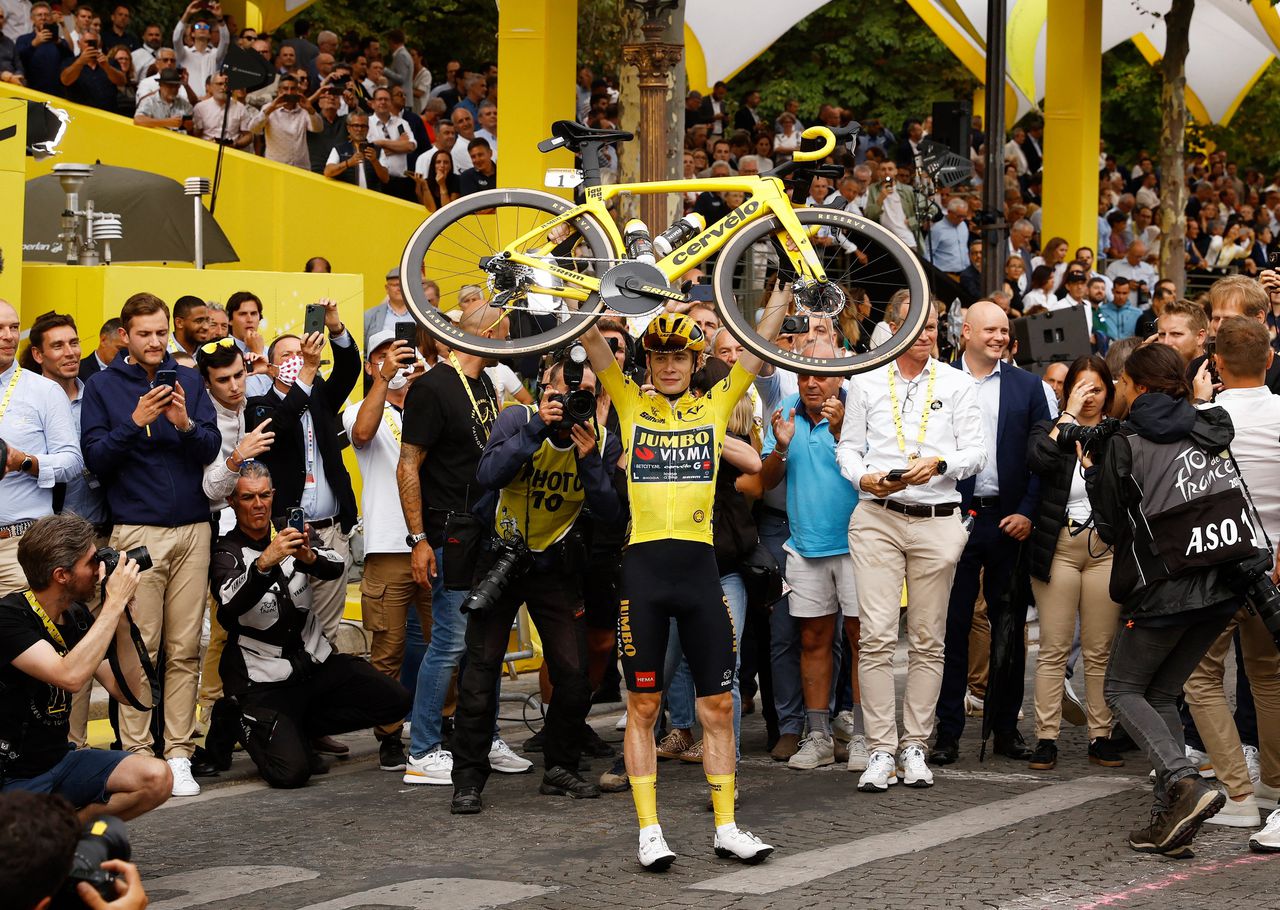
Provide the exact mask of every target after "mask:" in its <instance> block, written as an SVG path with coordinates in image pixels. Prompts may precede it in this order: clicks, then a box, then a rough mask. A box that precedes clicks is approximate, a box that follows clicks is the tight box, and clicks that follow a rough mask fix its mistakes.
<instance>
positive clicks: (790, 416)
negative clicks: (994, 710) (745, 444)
mask: <svg viewBox="0 0 1280 910" xmlns="http://www.w3.org/2000/svg"><path fill="white" fill-rule="evenodd" d="M804 353H805V354H807V355H809V356H814V357H834V356H836V355H835V351H834V350H833V349H832V348H831V345H830V344H829V343H828V342H813V341H811V342H809V344H808V345H806V346H805V349H804ZM797 380H798V385H799V392H798V393H797V394H794V395H788V396H787V397H786V398H784V399H783V400H782V403H781V406H780V407H779V409H778V410H777V411H775V412H774V413H773V418H772V421H771V423H770V428H769V431H768V434H767V435H766V436H765V440H764V446H763V448H762V449H761V454H763V455H764V456H765V461H764V468H763V470H762V472H761V481H762V482H763V484H764V487H765V488H766V489H770V488H772V487H775V486H777V485H778V484H779V483H780V482H781V481H782V480H783V479H784V478H785V479H786V482H787V518H788V519H789V521H790V527H791V538H790V539H789V540H788V541H787V543H786V553H787V582H788V584H790V586H791V589H792V590H791V594H790V597H789V600H788V609H789V610H790V612H791V615H792V617H793V618H795V620H796V621H797V622H798V624H799V626H800V676H801V679H802V681H803V687H804V704H805V715H806V721H807V723H806V725H807V727H808V734H807V735H806V736H805V738H804V739H803V740H802V741H801V743H800V749H799V751H798V752H796V754H795V755H793V756H791V758H790V759H789V762H788V763H789V765H790V766H791V767H792V768H797V769H800V770H812V769H814V768H818V767H821V766H823V765H830V764H832V763H833V762H834V761H835V740H834V738H833V736H832V729H831V716H830V701H831V680H832V673H833V667H834V666H835V665H836V664H838V662H839V661H838V659H834V658H833V655H832V648H833V645H834V647H835V648H836V653H837V654H838V653H839V649H840V644H839V642H840V639H839V638H838V637H837V636H836V629H837V628H838V622H837V620H836V614H842V615H843V617H844V624H843V625H844V631H845V632H846V633H847V634H848V636H849V640H850V641H853V642H856V641H858V637H859V630H860V626H859V622H858V600H857V593H856V591H855V588H854V578H853V561H852V559H850V557H849V518H850V516H851V515H852V514H853V509H854V507H855V506H856V505H857V503H858V494H857V491H856V490H854V489H853V487H852V485H850V484H848V483H845V484H841V483H840V467H839V465H838V464H837V463H836V443H837V442H838V441H839V437H840V430H841V428H842V427H843V425H844V390H843V388H841V386H842V384H843V380H842V379H841V378H840V377H839V376H812V375H808V374H805V373H800V374H798V376H797ZM851 658H852V659H851V661H850V663H851V666H852V674H853V693H854V706H853V711H852V716H851V717H849V718H847V722H848V724H849V726H850V727H851V728H852V734H851V735H852V741H851V742H850V743H849V770H851V771H863V770H865V769H866V766H867V747H866V740H865V737H864V736H863V731H862V710H861V704H860V701H861V699H860V698H859V696H858V691H859V690H858V657H857V653H856V649H855V651H854V653H853V654H852V655H851Z"/></svg>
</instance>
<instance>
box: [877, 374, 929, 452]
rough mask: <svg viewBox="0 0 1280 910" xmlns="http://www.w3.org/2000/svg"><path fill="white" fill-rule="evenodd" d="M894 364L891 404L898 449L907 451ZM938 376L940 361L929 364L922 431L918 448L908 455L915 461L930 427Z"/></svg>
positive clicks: (891, 375) (890, 376)
mask: <svg viewBox="0 0 1280 910" xmlns="http://www.w3.org/2000/svg"><path fill="white" fill-rule="evenodd" d="M893 371H894V365H893V364H889V406H890V407H891V408H893V426H894V429H895V430H897V432H898V451H899V452H903V453H905V452H906V451H907V437H906V434H904V433H903V432H902V408H901V406H900V405H899V404H898V386H897V383H896V382H895V381H894V378H893ZM937 378H938V361H936V360H935V361H933V363H932V364H930V366H929V386H928V389H927V390H926V391H925V397H924V405H923V409H922V410H921V413H920V432H919V433H917V434H916V450H915V451H914V452H912V453H911V454H910V455H908V456H907V458H908V460H910V461H915V460H916V459H917V458H919V457H920V447H921V446H923V445H924V434H925V432H926V431H928V429H929V413H930V412H931V411H932V410H933V384H934V382H935V381H936V380H937Z"/></svg>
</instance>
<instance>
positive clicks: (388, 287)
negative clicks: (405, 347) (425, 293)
mask: <svg viewBox="0 0 1280 910" xmlns="http://www.w3.org/2000/svg"><path fill="white" fill-rule="evenodd" d="M382 287H383V290H385V291H386V292H387V296H386V297H384V298H382V302H381V303H379V304H378V305H377V306H375V307H370V308H369V309H367V310H365V311H364V344H365V348H369V347H370V346H371V345H372V343H373V337H374V336H375V335H379V334H381V333H383V332H392V333H394V332H395V330H396V324H397V323H400V322H413V321H414V319H413V314H412V313H410V312H409V304H407V303H405V300H404V290H403V289H402V288H401V287H400V266H398V265H395V266H392V267H391V268H389V269H387V277H386V284H384V285H383V286H382ZM366 372H367V371H366Z"/></svg>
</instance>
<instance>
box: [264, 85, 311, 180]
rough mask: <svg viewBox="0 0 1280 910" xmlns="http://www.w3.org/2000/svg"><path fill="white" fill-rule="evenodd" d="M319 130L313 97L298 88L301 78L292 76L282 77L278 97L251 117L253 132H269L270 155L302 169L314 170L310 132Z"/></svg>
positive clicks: (277, 90) (268, 156)
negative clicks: (309, 152)
mask: <svg viewBox="0 0 1280 910" xmlns="http://www.w3.org/2000/svg"><path fill="white" fill-rule="evenodd" d="M320 129H321V124H320V116H319V115H318V114H317V113H316V112H315V110H314V109H313V108H312V107H311V100H310V99H309V98H307V96H305V95H303V94H301V93H300V92H299V91H298V80H297V79H296V78H294V77H293V76H281V77H280V81H279V82H278V83H277V89H276V97H275V98H273V99H272V100H271V102H270V103H269V104H268V105H267V106H266V107H264V108H263V109H262V110H260V111H258V112H257V114H255V115H253V116H251V117H250V118H249V130H250V131H251V132H253V133H264V132H265V133H266V136H267V154H266V157H267V158H269V159H271V160H272V161H278V162H280V163H281V164H291V165H293V166H294V167H300V168H302V169H303V170H310V169H311V156H310V155H309V154H308V152H307V132H308V131H311V132H313V133H318V132H320Z"/></svg>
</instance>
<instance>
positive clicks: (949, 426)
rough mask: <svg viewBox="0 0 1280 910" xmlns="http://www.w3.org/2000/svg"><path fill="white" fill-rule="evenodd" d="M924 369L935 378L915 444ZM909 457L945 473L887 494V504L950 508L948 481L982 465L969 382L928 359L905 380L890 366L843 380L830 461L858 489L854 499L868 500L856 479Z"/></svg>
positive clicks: (952, 494)
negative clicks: (936, 461)
mask: <svg viewBox="0 0 1280 910" xmlns="http://www.w3.org/2000/svg"><path fill="white" fill-rule="evenodd" d="M890 370H893V372H894V379H895V386H896V389H897V399H898V407H899V409H900V414H901V417H902V434H903V445H901V446H900V445H899V443H898V437H897V431H896V426H895V420H894V415H893V406H892V404H891V396H890V394H889V371H890ZM931 370H936V374H937V378H936V380H935V381H934V384H933V386H934V387H933V400H932V402H931V403H930V405H929V423H928V426H927V428H926V432H925V434H924V440H923V441H919V437H920V424H921V417H922V414H923V412H924V406H925V399H926V398H928V397H929V394H928V388H929V373H930V371H931ZM914 452H919V454H920V456H921V457H923V458H928V457H937V458H940V459H942V460H943V461H945V462H946V463H947V472H946V474H942V475H939V476H937V477H934V478H933V479H932V480H930V481H929V482H928V483H926V484H918V485H915V486H909V487H907V488H906V489H905V490H902V491H900V492H897V493H894V494H892V495H891V496H890V497H889V498H890V499H893V500H895V501H897V502H902V503H911V504H914V505H928V506H941V505H951V504H953V503H958V502H959V501H960V494H959V493H957V492H956V482H957V481H960V480H964V479H965V478H966V477H972V476H973V475H975V474H977V473H978V472H979V471H981V470H982V468H983V466H984V465H985V464H986V463H987V439H986V430H985V429H983V425H982V409H981V408H980V407H979V406H978V393H977V389H976V388H975V386H974V382H973V379H972V378H971V377H969V376H966V375H965V374H964V373H962V372H961V371H960V370H957V369H954V368H953V367H950V366H947V365H946V364H944V363H941V362H939V361H937V360H935V359H934V358H932V357H931V358H929V362H928V363H927V364H925V367H924V369H923V370H921V371H920V374H919V375H918V376H916V377H915V378H914V379H911V380H907V379H904V378H903V377H902V376H901V375H900V374H899V372H898V365H897V364H896V363H891V364H889V365H888V366H884V367H881V368H880V369H878V370H873V371H871V372H870V373H862V374H860V375H858V376H855V377H853V379H852V380H850V382H849V393H848V395H847V397H846V399H845V412H844V428H843V429H842V430H841V432H840V443H839V445H837V446H836V461H837V462H839V464H840V473H841V474H843V475H844V476H845V478H846V479H847V480H848V481H849V482H850V483H852V484H853V485H854V486H855V487H858V495H859V496H860V497H861V498H862V499H875V498H877V497H875V496H873V495H872V494H870V493H868V492H866V491H865V490H862V489H861V488H860V486H859V485H860V483H861V481H862V478H863V476H864V475H866V474H876V473H879V472H881V471H890V470H893V469H894V468H906V467H908V459H907V456H908V455H910V454H912V453H914Z"/></svg>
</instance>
